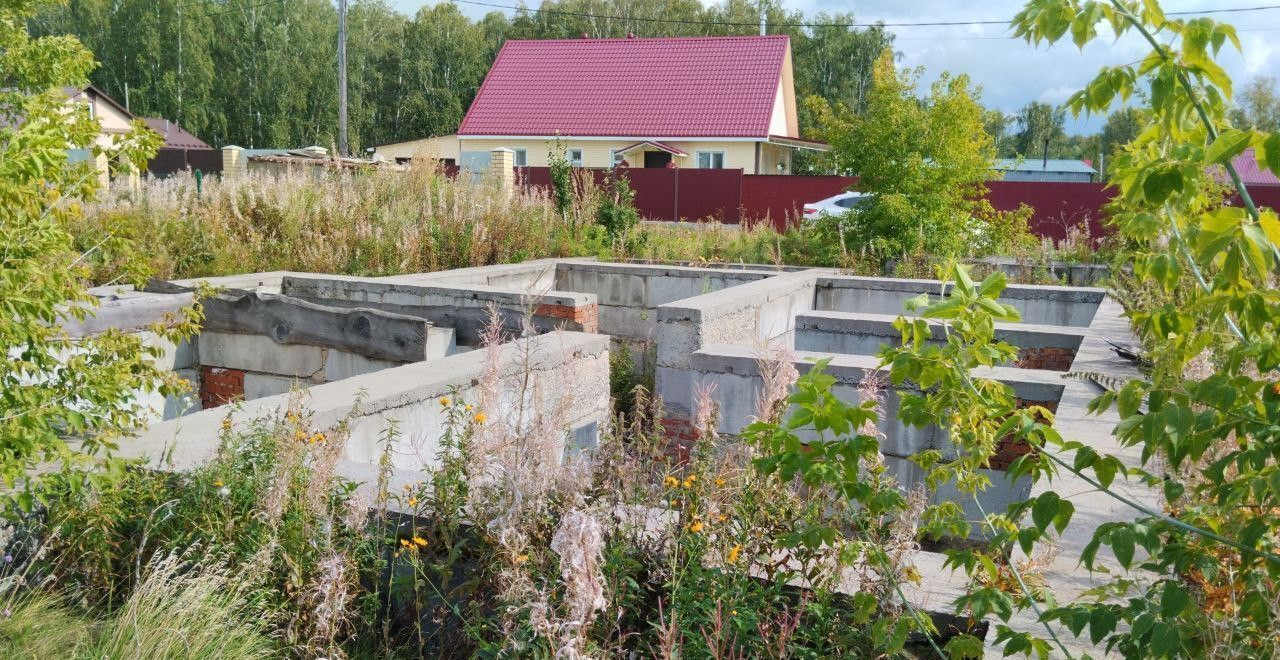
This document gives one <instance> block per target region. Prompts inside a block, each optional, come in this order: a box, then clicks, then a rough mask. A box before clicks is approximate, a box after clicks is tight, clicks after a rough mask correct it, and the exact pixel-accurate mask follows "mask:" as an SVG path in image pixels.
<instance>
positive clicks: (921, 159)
mask: <svg viewBox="0 0 1280 660" xmlns="http://www.w3.org/2000/svg"><path fill="white" fill-rule="evenodd" d="M919 75H920V71H919V70H914V71H901V72H900V71H898V70H897V68H896V66H895V64H894V58H893V54H892V53H890V52H888V51H886V52H884V53H883V54H882V55H881V57H880V59H879V60H877V62H876V66H875V69H874V71H873V78H872V85H871V89H870V91H869V92H868V94H867V98H866V102H865V104H864V107H863V108H862V109H861V110H859V111H855V110H854V109H853V108H850V107H848V106H846V105H843V104H836V105H834V106H833V105H831V104H829V103H827V102H826V101H823V100H821V99H810V101H809V105H810V109H811V110H812V111H813V112H814V114H815V115H816V116H817V121H818V125H819V128H820V131H819V134H820V135H821V136H822V138H823V140H825V141H826V142H827V143H828V144H830V145H831V153H830V154H829V160H830V162H831V165H833V166H834V167H835V168H836V170H837V171H841V172H849V173H856V174H857V175H858V177H859V179H858V190H859V191H862V192H865V193H867V194H868V195H870V199H868V200H867V201H866V202H864V203H862V204H860V205H859V206H857V207H855V208H853V209H851V210H850V211H848V212H847V213H845V214H844V215H843V217H842V218H839V219H838V222H839V224H838V227H837V228H836V232H835V233H836V235H835V236H834V237H833V239H835V240H836V241H838V243H839V245H841V246H842V248H843V249H844V250H846V251H849V252H854V253H857V254H859V255H860V256H861V257H863V258H870V259H880V260H882V261H883V260H888V259H903V258H904V257H905V256H906V255H912V254H918V253H926V254H931V255H951V256H954V255H959V254H963V253H971V252H976V251H977V250H980V249H987V250H991V251H992V252H999V251H1007V250H1009V249H1010V248H1011V247H1012V246H1013V245H1015V244H1017V243H1018V242H1020V241H1025V239H1026V237H1028V236H1029V231H1028V230H1027V228H1026V227H1027V219H1028V218H1029V217H1030V210H1029V209H1022V210H1021V211H1018V212H1014V213H1001V212H997V211H995V210H994V209H992V208H991V206H990V204H988V203H987V202H986V201H985V200H983V198H982V196H983V194H984V193H985V192H986V184H985V182H986V180H987V179H988V178H989V177H990V175H991V167H992V160H993V159H994V157H995V146H994V143H993V141H992V139H991V136H990V135H988V134H987V133H986V131H985V130H984V128H983V123H982V106H980V105H979V104H978V101H977V99H976V93H975V91H974V90H972V89H971V88H970V86H969V81H968V78H967V77H965V76H957V77H952V76H950V75H949V74H946V73H944V74H943V75H942V77H941V78H940V79H939V80H937V81H936V82H934V83H933V85H932V86H931V87H930V89H929V92H928V94H927V96H925V98H923V99H922V98H919V97H918V94H917V89H916V86H917V79H918V78H919ZM984 240H985V241H986V243H987V244H986V245H982V246H975V242H982V241H984ZM975 248H976V249H975ZM984 254H985V253H984Z"/></svg>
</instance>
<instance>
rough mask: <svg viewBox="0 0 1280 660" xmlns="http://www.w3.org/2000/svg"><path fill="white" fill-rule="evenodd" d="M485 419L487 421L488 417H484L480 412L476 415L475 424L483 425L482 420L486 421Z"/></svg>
mask: <svg viewBox="0 0 1280 660" xmlns="http://www.w3.org/2000/svg"><path fill="white" fill-rule="evenodd" d="M486 419H489V417H488V416H486V415H485V414H484V413H482V412H481V413H476V423H477V424H483V423H484V420H486Z"/></svg>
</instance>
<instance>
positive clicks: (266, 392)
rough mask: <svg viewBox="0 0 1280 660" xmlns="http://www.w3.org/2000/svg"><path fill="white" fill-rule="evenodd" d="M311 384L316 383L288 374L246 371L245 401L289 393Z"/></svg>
mask: <svg viewBox="0 0 1280 660" xmlns="http://www.w3.org/2000/svg"><path fill="white" fill-rule="evenodd" d="M310 385H314V383H312V382H310V381H305V380H299V379H297V378H290V377H287V376H276V375H273V374H260V373H254V372H252V371H246V372H245V374H244V398H245V401H252V400H254V399H261V398H263V397H268V396H276V395H278V394H288V393H289V392H292V391H293V390H294V389H295V388H297V389H305V388H306V387H308V386H310Z"/></svg>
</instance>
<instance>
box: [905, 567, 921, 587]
mask: <svg viewBox="0 0 1280 660" xmlns="http://www.w3.org/2000/svg"><path fill="white" fill-rule="evenodd" d="M902 579H904V580H906V581H907V582H910V583H912V584H917V585H918V584H920V580H921V577H920V571H918V570H916V567H915V566H906V567H904V568H903V569H902Z"/></svg>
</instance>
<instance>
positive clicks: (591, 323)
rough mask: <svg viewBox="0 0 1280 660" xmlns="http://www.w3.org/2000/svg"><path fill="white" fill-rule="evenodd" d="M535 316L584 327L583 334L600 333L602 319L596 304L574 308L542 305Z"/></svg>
mask: <svg viewBox="0 0 1280 660" xmlns="http://www.w3.org/2000/svg"><path fill="white" fill-rule="evenodd" d="M533 313H534V316H547V317H551V318H553V319H564V320H566V321H573V322H574V323H577V324H578V325H579V326H581V327H582V331H583V332H599V328H600V318H599V315H598V312H597V306H596V304H595V303H591V304H590V305H582V306H581V307H574V306H572V305H556V304H542V305H538V308H537V309H536V310H534V312H533Z"/></svg>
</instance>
